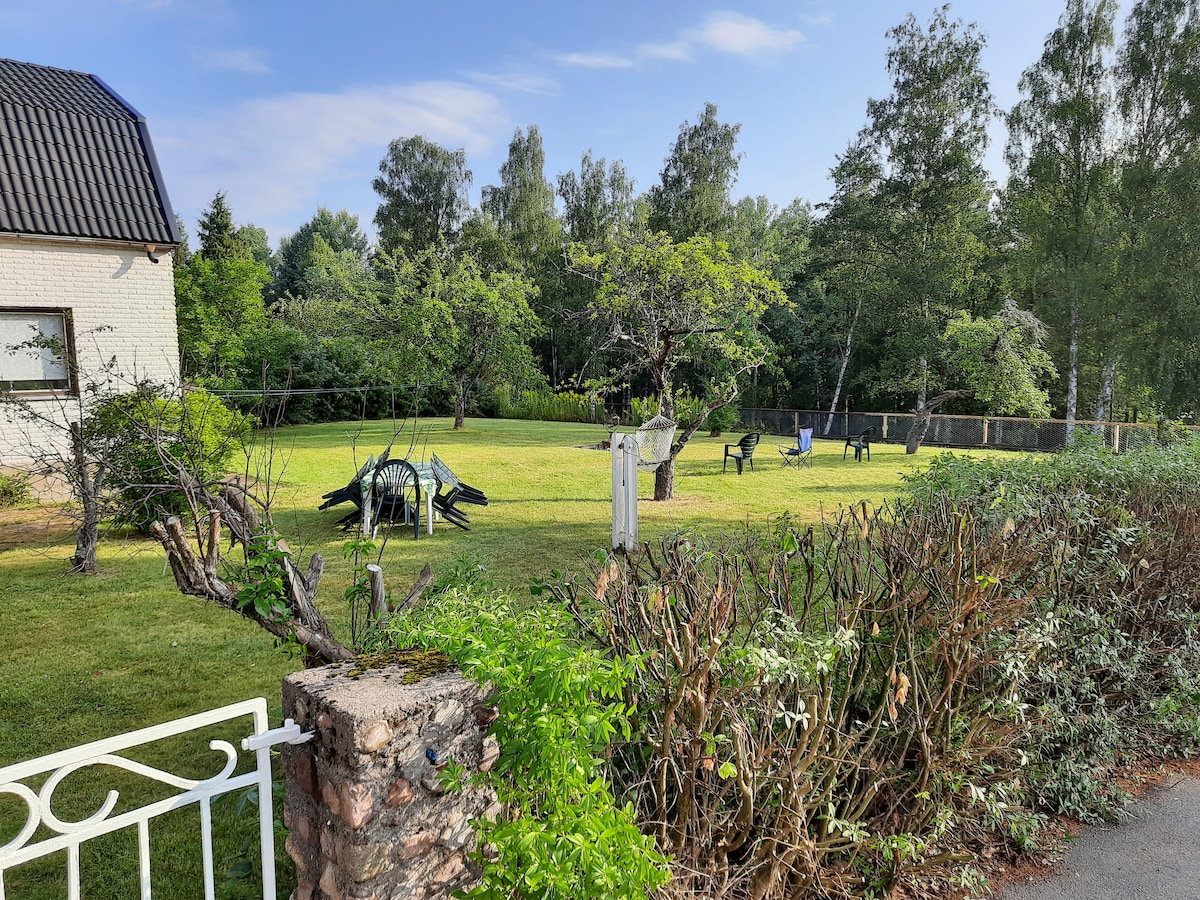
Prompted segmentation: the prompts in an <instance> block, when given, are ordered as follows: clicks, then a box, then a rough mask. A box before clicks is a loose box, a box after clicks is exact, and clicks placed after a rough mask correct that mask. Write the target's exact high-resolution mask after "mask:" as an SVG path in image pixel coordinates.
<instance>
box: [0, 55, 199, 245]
mask: <svg viewBox="0 0 1200 900" xmlns="http://www.w3.org/2000/svg"><path fill="white" fill-rule="evenodd" d="M5 231H8V232H21V233H24V234H45V235H52V236H65V237H85V238H97V239H101V240H105V239H107V240H123V241H126V240H127V241H136V242H138V243H142V242H145V243H148V244H172V243H178V242H179V233H178V231H177V228H176V225H175V214H174V212H173V211H172V209H171V203H170V200H169V199H168V198H167V192H166V187H165V186H164V185H163V183H162V176H161V174H160V173H159V170H158V163H157V161H156V159H155V157H154V147H153V145H152V144H151V143H150V133H149V131H148V130H147V128H146V121H145V119H144V118H142V117H141V116H140V115H139V114H138V112H137V111H136V110H135V109H133V107H131V106H130V105H129V104H128V103H126V102H125V101H124V100H123V99H121V97H120V96H118V95H117V94H116V93H115V92H113V91H112V89H111V88H109V87H108V86H107V85H105V84H104V82H102V81H101V80H100V79H98V78H96V77H95V76H92V75H86V74H84V73H82V72H71V71H67V70H65V69H53V68H49V67H47V66H38V65H34V64H32V63H23V62H17V61H15V60H11V59H0V232H5Z"/></svg>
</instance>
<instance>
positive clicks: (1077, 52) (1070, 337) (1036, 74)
mask: <svg viewBox="0 0 1200 900" xmlns="http://www.w3.org/2000/svg"><path fill="white" fill-rule="evenodd" d="M1115 13H1116V4H1115V2H1113V0H1067V5H1066V9H1065V11H1064V12H1063V14H1062V16H1061V17H1060V18H1059V21H1058V27H1057V28H1056V29H1055V30H1054V31H1053V32H1052V33H1051V34H1050V36H1049V37H1048V38H1047V39H1046V44H1045V49H1044V50H1043V52H1042V55H1041V58H1040V59H1039V60H1038V61H1037V62H1036V63H1035V64H1034V65H1033V66H1031V67H1030V68H1028V69H1026V70H1025V73H1024V74H1023V75H1022V76H1021V81H1020V89H1021V93H1022V94H1023V97H1022V99H1021V100H1020V102H1018V103H1017V105H1016V106H1015V107H1014V108H1013V110H1012V112H1011V113H1010V114H1009V117H1008V125H1009V142H1008V147H1007V150H1006V156H1007V159H1008V164H1009V169H1010V170H1011V172H1012V175H1011V177H1010V180H1009V184H1008V190H1007V197H1006V213H1007V219H1008V221H1009V222H1010V225H1011V228H1012V231H1013V234H1014V240H1015V245H1016V253H1015V254H1014V260H1015V262H1016V264H1017V265H1016V275H1017V280H1018V283H1019V284H1021V285H1022V287H1023V289H1024V290H1025V291H1026V293H1027V294H1028V296H1029V298H1030V299H1031V300H1032V302H1033V303H1034V305H1035V309H1038V310H1039V312H1040V313H1041V318H1042V319H1044V320H1045V321H1046V322H1048V323H1049V324H1050V325H1051V326H1052V327H1056V326H1057V327H1061V328H1062V330H1063V331H1065V333H1066V354H1065V355H1066V360H1065V362H1066V364H1065V365H1060V366H1059V369H1060V370H1065V372H1066V375H1067V387H1066V398H1065V407H1066V418H1067V423H1068V425H1067V428H1068V433H1070V431H1071V429H1072V427H1073V423H1074V422H1075V420H1076V418H1077V415H1078V408H1079V381H1080V370H1081V365H1082V359H1081V351H1082V349H1083V342H1084V339H1085V337H1086V335H1085V327H1086V325H1087V324H1091V325H1093V326H1097V325H1099V324H1100V323H1099V320H1100V319H1101V318H1102V317H1103V315H1104V313H1105V304H1106V299H1107V295H1108V292H1109V290H1110V288H1111V285H1110V284H1109V280H1108V273H1109V268H1110V263H1111V257H1110V252H1111V248H1112V247H1111V240H1110V236H1111V226H1112V222H1111V216H1112V199H1113V188H1114V168H1113V158H1112V152H1111V143H1110V140H1109V134H1108V116H1109V110H1110V108H1111V105H1112V97H1111V90H1110V79H1109V70H1108V61H1107V56H1108V51H1109V50H1110V48H1111V47H1112V43H1113V17H1114V15H1115ZM1097 330H1098V331H1099V332H1100V336H1101V338H1103V337H1104V336H1106V335H1108V334H1112V333H1114V332H1115V331H1116V330H1119V329H1118V328H1113V327H1112V326H1111V324H1110V327H1108V328H1103V329H1095V328H1094V329H1093V331H1092V333H1093V334H1095V333H1096V332H1097ZM1112 354H1113V348H1112V347H1111V345H1110V346H1108V347H1105V348H1103V349H1101V350H1100V352H1099V353H1098V354H1097V356H1098V357H1099V359H1096V360H1094V361H1096V362H1099V363H1100V364H1101V365H1102V366H1104V367H1105V368H1107V367H1108V366H1109V365H1110V363H1111V360H1112V359H1113V356H1112ZM1110 371H1111V370H1110Z"/></svg>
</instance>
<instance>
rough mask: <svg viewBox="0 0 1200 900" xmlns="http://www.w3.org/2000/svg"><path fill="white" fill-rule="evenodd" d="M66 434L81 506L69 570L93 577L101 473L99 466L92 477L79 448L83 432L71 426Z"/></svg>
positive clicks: (102, 470) (98, 526) (98, 522)
mask: <svg viewBox="0 0 1200 900" xmlns="http://www.w3.org/2000/svg"><path fill="white" fill-rule="evenodd" d="M70 430H71V464H72V465H73V466H74V467H75V483H76V484H77V485H78V490H79V500H80V502H81V503H82V504H83V520H82V521H81V522H80V523H79V527H78V528H77V529H76V530H75V555H74V556H72V557H71V568H72V569H73V570H74V571H76V572H82V573H84V574H86V575H94V574H95V573H96V571H97V569H98V568H99V567H98V566H97V564H96V548H97V546H98V545H99V543H100V488H101V485H102V482H103V479H104V469H103V466H101V467H100V468H99V469H98V471H97V472H96V473H95V476H93V473H92V471H91V470H90V469H89V468H88V462H87V453H86V452H85V450H84V446H83V429H82V427H81V426H80V424H79V423H78V422H72V423H71V425H70Z"/></svg>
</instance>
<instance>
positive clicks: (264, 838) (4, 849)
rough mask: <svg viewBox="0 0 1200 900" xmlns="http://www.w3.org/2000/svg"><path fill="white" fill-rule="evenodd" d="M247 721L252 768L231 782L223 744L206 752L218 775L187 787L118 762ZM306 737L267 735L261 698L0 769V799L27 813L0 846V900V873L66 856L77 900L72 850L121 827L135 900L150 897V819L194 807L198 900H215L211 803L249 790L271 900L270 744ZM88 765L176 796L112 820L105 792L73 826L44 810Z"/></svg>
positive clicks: (232, 757)
mask: <svg viewBox="0 0 1200 900" xmlns="http://www.w3.org/2000/svg"><path fill="white" fill-rule="evenodd" d="M244 716H252V717H253V729H252V731H251V733H250V734H249V735H248V736H247V737H245V738H243V739H242V741H241V745H242V750H244V751H247V752H248V753H252V754H253V755H254V756H253V763H254V769H253V770H251V771H248V772H243V773H242V774H239V775H235V774H234V772H235V771H236V770H237V768H238V763H239V762H240V760H241V759H242V757H240V756H239V754H238V751H237V749H236V748H235V747H234V746H233V745H232V744H230V743H229V742H228V741H223V740H214V741H210V742H209V745H208V746H209V748H210V749H212V750H216V751H219V752H221V753H224V754H225V762H224V765H223V767H222V768H221V771H219V772H218V773H217V774H215V775H213V776H212V777H210V778H205V779H203V780H200V781H195V780H192V779H189V778H183V777H181V776H178V775H173V774H171V773H170V772H164V771H163V770H161V769H156V768H154V767H153V766H148V765H145V764H143V763H140V762H137V761H136V760H132V759H128V758H126V757H124V756H121V755H120V754H121V752H122V751H126V750H129V749H131V748H133V747H139V746H143V745H146V744H151V743H154V742H155V741H160V740H163V739H165V738H169V737H175V736H176V735H182V734H186V733H188V732H191V731H196V730H198V729H201V728H206V727H209V726H211V725H215V724H218V723H220V722H225V721H228V720H231V719H237V718H241V717H244ZM311 737H312V732H306V733H302V732H301V731H300V728H299V726H297V725H296V724H295V723H294V722H293V721H292V720H291V719H288V720H287V721H286V722H285V723H284V725H283V727H282V728H275V729H268V728H267V701H266V700H265V699H263V698H262V697H258V698H255V699H254V700H245V701H243V702H241V703H234V704H232V705H231V706H225V707H222V708H220V709H214V710H211V711H209V712H204V713H199V714H197V715H194V716H187V717H186V718H183V719H176V720H175V721H174V722H167V723H166V724H163V725H153V726H151V727H149V728H142V729H140V730H138V731H132V732H129V733H128V734H122V735H118V736H116V737H111V738H106V739H104V740H100V741H93V742H92V743H90V744H83V745H82V746H79V747H75V748H73V749H71V750H63V751H62V752H60V753H52V754H50V755H49V756H43V757H41V758H39V759H33V760H30V761H29V762H23V763H17V764H16V765H12V766H6V767H5V768H2V769H0V794H12V795H15V796H16V797H17V798H18V799H19V800H21V801H23V802H24V804H25V806H26V808H27V816H26V821H25V824H24V825H23V826H22V827H21V829H20V831H19V832H18V833H17V835H16V837H14V838H13V839H12V840H10V841H9V842H8V843H6V844H4V845H3V846H0V900H4V872H5V870H6V869H11V868H13V867H14V866H18V865H20V864H22V863H25V862H29V861H30V860H33V859H37V858H39V857H42V856H47V855H49V854H51V853H58V852H61V851H64V850H65V851H66V857H67V897H68V900H79V885H80V877H79V847H80V845H81V844H82V843H83V842H84V841H87V840H89V839H91V838H94V837H99V836H100V835H103V834H109V833H110V832H114V831H118V830H120V829H122V828H136V829H137V839H138V870H139V871H138V876H139V877H138V880H139V882H140V886H141V900H150V898H151V897H152V896H153V891H152V889H151V880H150V820H151V819H153V818H154V817H156V816H161V815H163V814H164V813H168V812H170V811H172V810H175V809H180V808H181V807H184V806H189V805H191V804H196V805H197V806H198V807H199V809H200V844H201V856H202V860H203V868H204V896H205V900H213V897H214V896H215V892H216V890H215V885H214V874H213V839H212V806H211V805H212V800H213V798H215V797H219V796H220V795H222V794H226V793H229V792H230V791H236V790H239V789H244V788H248V787H251V786H257V788H258V818H259V839H260V845H261V846H260V851H261V855H262V880H263V897H264V900H275V838H274V831H273V814H272V809H271V799H272V798H271V752H270V748H271V747H272V746H274V745H275V744H282V743H292V744H299V743H303V742H304V741H307V740H308V739H309V738H311ZM88 766H115V767H117V768H120V769H124V770H126V771H128V772H132V773H134V774H136V775H141V776H144V777H146V778H149V779H153V780H154V781H157V782H160V783H162V784H166V785H169V786H171V787H175V788H178V789H179V790H180V793H178V794H175V795H174V796H171V797H168V798H166V799H164V800H159V801H157V802H154V803H150V804H148V805H146V806H142V807H140V808H138V809H134V810H129V811H127V812H123V813H120V814H119V815H115V816H112V817H111V818H110V815H111V814H112V812H113V810H114V809H115V808H116V805H117V799H118V796H119V794H118V792H117V791H115V790H110V791H108V795H107V799H105V801H104V802H103V804H101V806H100V809H98V810H97V811H96V812H95V813H93V814H92V815H90V816H88V817H87V818H84V819H81V820H79V821H76V822H64V821H62V820H61V819H59V818H58V817H57V816H56V815H55V814H54V812H53V810H52V808H51V803H52V800H53V796H54V791H55V789H56V788H57V787H58V785H59V784H60V783H61V782H62V781H63V779H64V778H66V777H67V776H69V775H70V774H71V773H73V772H77V771H79V770H80V769H84V768H86V767H88ZM47 773H49V777H48V778H46V780H45V781H44V782H42V783H41V786H40V787H39V788H37V789H34V788H32V787H30V786H29V785H28V784H26V783H25V782H27V781H30V780H34V781H35V782H36V780H37V779H38V778H39V776H43V775H46V774H47ZM39 826H44V827H45V829H46V830H48V831H49V832H51V836H49V837H46V838H45V839H42V840H38V841H35V842H33V843H30V839H31V838H32V837H33V836H34V833H35V832H37V830H38V828H39Z"/></svg>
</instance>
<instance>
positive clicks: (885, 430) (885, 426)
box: [883, 413, 888, 441]
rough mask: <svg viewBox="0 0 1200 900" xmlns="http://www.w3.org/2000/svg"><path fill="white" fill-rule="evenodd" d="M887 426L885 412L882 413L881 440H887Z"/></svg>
mask: <svg viewBox="0 0 1200 900" xmlns="http://www.w3.org/2000/svg"><path fill="white" fill-rule="evenodd" d="M887 426H888V421H887V413H884V414H883V440H885V441H886V440H887Z"/></svg>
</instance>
